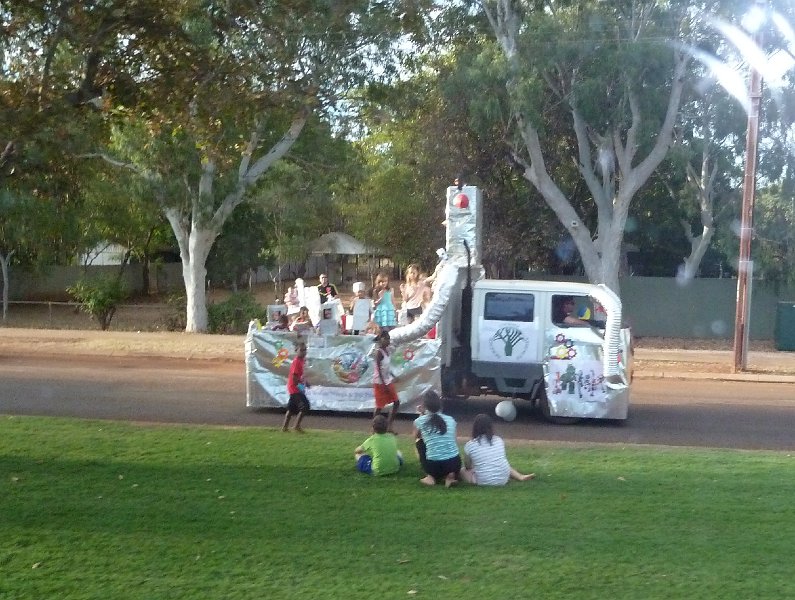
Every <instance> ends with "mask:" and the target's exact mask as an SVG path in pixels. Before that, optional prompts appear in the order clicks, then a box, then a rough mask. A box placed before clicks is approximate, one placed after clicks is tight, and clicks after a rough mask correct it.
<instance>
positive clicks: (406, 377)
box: [246, 324, 441, 413]
mask: <svg viewBox="0 0 795 600" xmlns="http://www.w3.org/2000/svg"><path fill="white" fill-rule="evenodd" d="M300 339H301V340H302V341H304V342H306V344H307V355H306V367H305V370H304V374H305V376H306V379H307V381H308V382H309V384H310V387H309V388H308V389H307V391H306V395H307V398H309V402H310V404H311V406H312V409H313V410H336V411H352V412H358V411H372V410H373V407H374V398H373V389H372V381H373V368H374V358H373V357H374V353H375V343H374V336H370V335H367V336H365V335H334V336H319V335H309V336H302V337H301V338H300ZM298 340H299V336H298V334H295V333H293V332H280V331H267V330H263V329H259V328H257V326H256V325H255V324H252V325H251V326H250V327H249V332H248V335H247V336H246V405H247V406H249V407H252V408H268V407H272V408H278V407H286V406H287V400H288V397H289V396H288V394H287V375H288V373H289V372H290V365H291V364H292V359H293V358H294V357H295V348H296V343H297V342H298ZM440 347H441V341H440V340H430V339H425V338H421V339H418V340H414V341H411V342H406V343H403V344H399V345H397V346H396V347H394V348H393V352H392V360H391V365H390V367H391V369H392V373H393V374H394V375H395V387H396V388H397V392H398V398H399V399H400V412H406V413H414V412H416V410H417V406H418V405H419V403H420V401H419V399H420V397H421V396H422V394H423V393H425V392H426V391H427V390H429V389H432V390H434V391H436V392H437V393H441V359H440Z"/></svg>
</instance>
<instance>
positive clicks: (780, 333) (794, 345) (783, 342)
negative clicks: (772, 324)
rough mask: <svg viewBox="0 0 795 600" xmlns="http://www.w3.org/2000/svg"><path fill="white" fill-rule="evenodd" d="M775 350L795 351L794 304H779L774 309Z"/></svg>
mask: <svg viewBox="0 0 795 600" xmlns="http://www.w3.org/2000/svg"><path fill="white" fill-rule="evenodd" d="M775 343H776V350H795V302H779V303H778V307H777V309H776V332H775Z"/></svg>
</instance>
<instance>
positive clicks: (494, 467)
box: [461, 414, 535, 485]
mask: <svg viewBox="0 0 795 600" xmlns="http://www.w3.org/2000/svg"><path fill="white" fill-rule="evenodd" d="M464 466H465V468H463V469H461V479H463V480H464V481H467V482H469V483H474V484H475V485H505V484H506V483H508V481H509V480H510V479H515V480H516V481H528V480H529V479H533V478H534V477H535V473H528V474H523V473H520V472H519V471H517V470H516V469H514V468H513V467H512V466H511V465H510V463H509V462H508V458H507V457H506V456H505V443H504V442H503V441H502V438H501V437H500V436H498V435H494V426H493V424H492V421H491V418H490V417H489V416H488V415H485V414H479V415H478V416H477V417H475V421H474V422H473V423H472V439H471V440H469V441H468V442H467V443H466V445H465V446H464Z"/></svg>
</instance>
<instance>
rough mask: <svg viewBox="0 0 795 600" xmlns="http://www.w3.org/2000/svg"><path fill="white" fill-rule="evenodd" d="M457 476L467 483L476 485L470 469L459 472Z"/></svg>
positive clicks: (473, 473) (473, 472) (473, 474)
mask: <svg viewBox="0 0 795 600" xmlns="http://www.w3.org/2000/svg"><path fill="white" fill-rule="evenodd" d="M459 475H460V476H461V479H463V480H464V481H466V482H467V483H477V480H476V479H475V471H473V470H471V469H461V470H460V471H459Z"/></svg>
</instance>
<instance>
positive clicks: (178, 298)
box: [164, 292, 188, 331]
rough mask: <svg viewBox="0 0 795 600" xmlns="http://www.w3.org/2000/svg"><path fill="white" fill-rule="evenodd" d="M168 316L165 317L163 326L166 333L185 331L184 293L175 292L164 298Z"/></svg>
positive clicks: (186, 306) (186, 302)
mask: <svg viewBox="0 0 795 600" xmlns="http://www.w3.org/2000/svg"><path fill="white" fill-rule="evenodd" d="M166 304H167V305H168V315H166V317H165V319H164V320H165V326H166V329H167V330H168V331H185V327H187V326H188V300H187V298H186V296H185V292H181V293H180V292H177V293H174V294H171V295H169V296H168V297H167V298H166Z"/></svg>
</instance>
